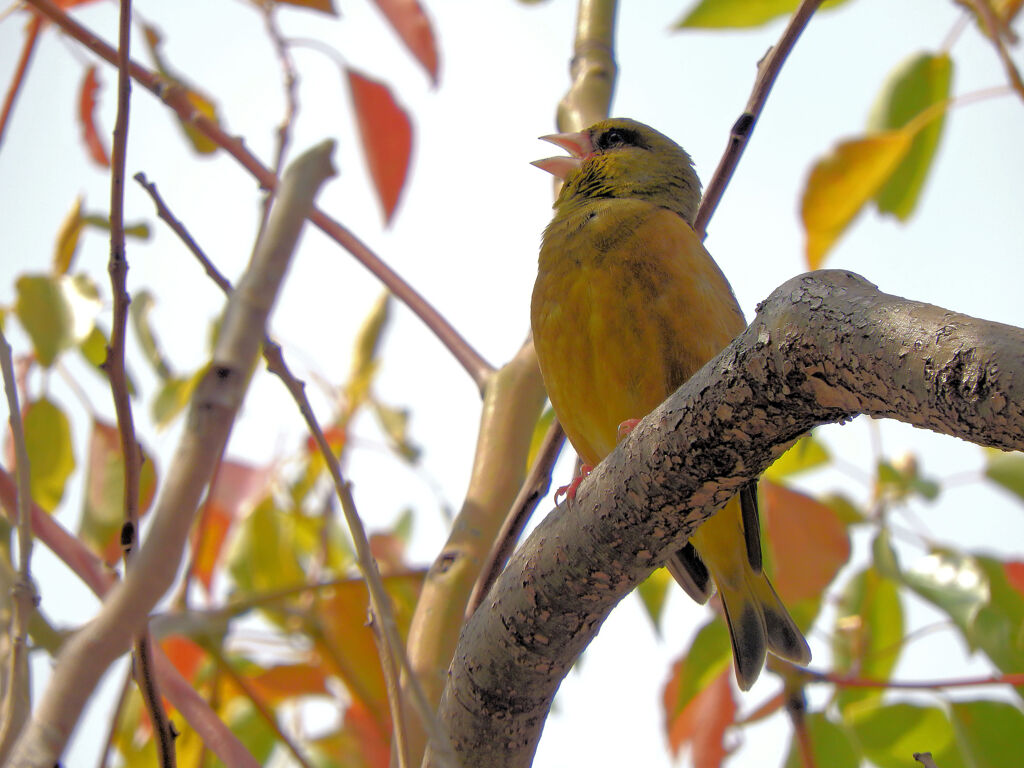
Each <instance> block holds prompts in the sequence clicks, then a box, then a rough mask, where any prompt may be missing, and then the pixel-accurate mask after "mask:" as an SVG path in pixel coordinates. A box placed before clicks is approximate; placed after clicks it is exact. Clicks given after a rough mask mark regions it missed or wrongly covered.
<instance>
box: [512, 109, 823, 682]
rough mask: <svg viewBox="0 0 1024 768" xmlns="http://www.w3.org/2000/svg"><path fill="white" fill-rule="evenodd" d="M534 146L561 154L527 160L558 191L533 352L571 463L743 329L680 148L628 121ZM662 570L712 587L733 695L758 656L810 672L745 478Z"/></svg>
mask: <svg viewBox="0 0 1024 768" xmlns="http://www.w3.org/2000/svg"><path fill="white" fill-rule="evenodd" d="M541 139H543V140H546V141H549V142H551V143H553V144H555V145H557V146H559V147H561V148H562V149H564V150H566V151H567V152H568V153H569V156H559V157H550V158H546V159H544V160H537V161H535V162H534V163H533V164H534V165H536V166H537V167H539V168H541V169H542V170H545V171H548V172H549V173H551V174H553V175H555V176H557V177H558V178H560V179H561V180H562V182H563V185H562V188H561V191H560V192H559V194H558V196H557V199H556V200H555V204H554V216H553V218H552V220H551V223H550V224H549V225H548V226H547V228H546V229H545V230H544V234H543V237H542V242H541V248H540V256H539V259H538V270H537V280H536V283H535V284H534V289H533V296H532V301H531V308H530V321H531V326H532V332H533V343H534V347H535V349H536V352H537V358H538V361H539V363H540V368H541V373H542V375H543V379H544V384H545V387H546V389H547V392H548V398H549V400H550V401H551V405H552V407H553V409H554V411H555V415H556V416H557V417H558V420H559V422H561V424H562V427H563V428H564V429H565V433H566V435H567V437H568V438H569V442H570V443H571V444H572V446H573V447H574V448H575V449H576V452H577V454H578V455H579V456H580V459H581V460H582V461H583V462H584V463H585V465H596V464H598V463H599V462H600V461H601V460H602V459H603V458H604V457H605V456H607V455H608V454H609V453H611V451H612V450H613V449H614V448H615V446H616V444H617V443H618V441H619V439H620V432H621V431H628V429H629V428H631V426H633V425H635V424H636V422H637V420H638V419H639V418H641V417H643V416H645V415H647V414H648V413H649V412H650V411H652V410H653V409H654V408H655V407H656V406H658V405H659V404H660V403H661V402H662V401H663V400H665V399H666V398H667V397H668V395H670V394H671V393H672V392H674V391H675V390H676V389H677V388H678V387H679V386H681V385H682V384H683V383H684V382H685V381H686V380H687V379H689V378H690V376H692V375H693V374H694V373H695V372H696V371H698V370H699V369H700V368H701V367H702V366H703V365H704V364H705V363H706V362H707V361H709V360H710V359H711V358H712V357H714V356H715V355H716V354H718V353H719V352H720V351H721V350H722V349H724V348H725V347H726V346H727V345H728V344H729V343H730V342H731V341H732V340H733V338H735V337H736V336H737V335H738V334H739V333H740V332H741V331H743V329H744V328H745V327H746V323H745V321H744V319H743V313H742V312H741V310H740V307H739V304H738V303H737V301H736V298H735V296H734V295H733V292H732V288H731V286H730V285H729V282H728V281H727V280H726V278H725V275H724V274H723V273H722V271H721V270H720V269H719V267H718V265H717V264H716V263H715V261H714V259H713V258H712V257H711V255H710V254H709V253H708V251H707V250H706V249H705V248H704V245H703V243H702V241H701V239H700V238H699V237H698V236H697V234H696V233H695V232H694V230H693V222H694V218H695V216H696V213H697V208H698V206H699V204H700V199H701V186H700V180H699V179H698V177H697V173H696V171H695V169H694V166H693V161H692V159H691V158H690V156H689V155H688V154H687V153H686V151H685V150H683V149H682V147H680V146H679V145H678V144H676V143H675V142H674V141H672V139H670V138H668V137H667V136H665V135H663V134H661V133H659V132H658V131H656V130H654V129H653V128H651V127H649V126H647V125H645V124H643V123H640V122H637V121H635V120H630V119H626V118H613V119H608V120H603V121H601V122H598V123H596V124H595V125H592V126H591V127H590V128H587V129H586V130H584V131H581V132H578V133H560V134H553V135H550V136H542V137H541ZM620 428H621V429H620ZM580 479H581V478H577V481H574V482H578V481H579V480H580ZM574 490H575V486H573V487H570V496H573V495H574V494H573V491H574ZM666 565H667V567H668V569H669V571H670V572H671V574H672V576H673V577H674V578H675V580H676V581H677V582H679V584H680V585H681V586H682V588H683V589H684V590H685V591H686V593H687V594H689V595H690V597H692V598H693V599H694V600H696V601H697V602H699V603H706V602H707V601H708V599H709V598H710V596H711V594H712V584H713V585H714V586H715V587H716V588H717V590H718V594H719V596H720V599H721V605H722V608H723V613H724V615H725V620H726V623H727V625H728V627H729V636H730V639H731V641H732V649H733V662H734V663H733V667H734V669H735V674H736V680H737V684H738V685H739V687H740V688H741V689H742V690H749V689H750V687H751V686H752V685H753V684H754V682H755V681H756V680H757V678H758V676H759V675H760V673H761V669H762V668H763V667H764V664H765V660H766V657H767V652H768V651H770V652H771V653H773V654H774V655H776V656H780V657H782V658H784V659H788V660H790V661H793V662H795V663H797V664H800V665H806V664H807V663H809V661H810V658H811V652H810V648H809V647H808V646H807V641H806V640H805V639H804V637H803V634H802V633H801V631H800V629H799V627H797V625H796V623H795V622H794V621H793V619H792V617H791V616H790V615H789V612H788V611H787V610H786V607H785V605H784V604H783V603H782V601H781V599H780V598H779V596H778V595H777V593H776V592H775V589H774V588H773V587H772V585H771V582H770V581H769V580H768V577H767V575H766V574H765V573H764V570H763V568H762V554H761V540H760V528H759V520H758V509H757V486H756V481H754V482H753V483H750V484H748V485H746V486H744V487H743V489H742V490H741V491H740V492H739V493H738V494H737V495H736V496H735V497H733V498H732V499H731V500H730V501H729V502H728V503H727V504H726V506H725V507H724V508H723V509H721V510H720V511H718V512H717V513H716V514H714V515H713V516H712V517H710V518H708V519H707V520H706V521H705V522H704V523H703V524H702V525H701V526H699V527H698V529H697V530H696V531H695V532H694V534H693V536H692V537H691V538H690V540H689V541H688V542H687V543H686V544H685V545H684V546H683V548H682V549H681V550H680V551H678V552H677V553H675V554H673V555H672V556H671V557H670V558H669V560H668V562H667V563H666Z"/></svg>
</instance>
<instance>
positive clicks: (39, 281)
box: [15, 275, 100, 368]
mask: <svg viewBox="0 0 1024 768" xmlns="http://www.w3.org/2000/svg"><path fill="white" fill-rule="evenodd" d="M16 288H17V294H18V296H17V300H16V305H15V312H16V313H17V315H18V320H19V321H20V322H21V324H22V326H23V327H24V328H25V332H26V333H28V335H29V338H30V339H32V346H33V347H34V348H35V351H36V356H37V357H38V358H39V362H40V363H41V364H42V365H43V366H45V367H47V368H48V367H49V366H51V365H53V362H54V360H56V359H57V356H58V355H59V354H60V353H61V352H63V351H64V350H65V349H68V348H70V347H73V346H74V345H75V344H77V343H79V342H81V341H83V340H85V339H86V338H88V336H89V334H90V333H91V332H92V329H93V325H94V323H95V320H96V315H97V314H99V311H100V300H99V292H98V291H97V290H96V286H95V285H94V284H93V283H92V282H91V281H90V280H89V278H87V277H85V276H84V275H78V276H75V277H68V276H66V275H22V276H21V277H19V278H18V281H17V283H16Z"/></svg>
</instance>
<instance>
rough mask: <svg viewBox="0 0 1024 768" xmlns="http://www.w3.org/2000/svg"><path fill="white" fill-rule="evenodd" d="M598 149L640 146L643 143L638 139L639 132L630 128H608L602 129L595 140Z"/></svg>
mask: <svg viewBox="0 0 1024 768" xmlns="http://www.w3.org/2000/svg"><path fill="white" fill-rule="evenodd" d="M595 144H596V146H597V148H598V149H601V150H608V149H615V148H616V147H624V146H631V147H642V146H644V143H643V142H642V141H641V139H640V134H638V133H637V132H636V131H633V130H630V129H629V128H609V129H608V130H606V131H603V132H602V133H601V134H600V135H599V136H598V137H597V141H596V142H595Z"/></svg>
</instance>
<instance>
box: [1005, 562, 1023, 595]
mask: <svg viewBox="0 0 1024 768" xmlns="http://www.w3.org/2000/svg"><path fill="white" fill-rule="evenodd" d="M1003 573H1004V574H1005V575H1006V580H1007V581H1008V582H1010V586H1012V587H1013V588H1014V589H1016V590H1017V591H1018V592H1020V593H1021V595H1024V562H1021V561H1020V560H1014V561H1011V562H1009V563H1003Z"/></svg>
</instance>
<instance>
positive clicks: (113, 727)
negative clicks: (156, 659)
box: [96, 669, 134, 768]
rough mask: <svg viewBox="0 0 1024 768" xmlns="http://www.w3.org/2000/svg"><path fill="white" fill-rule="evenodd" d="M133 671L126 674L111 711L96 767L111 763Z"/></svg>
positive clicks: (103, 767) (104, 767)
mask: <svg viewBox="0 0 1024 768" xmlns="http://www.w3.org/2000/svg"><path fill="white" fill-rule="evenodd" d="M133 682H134V680H133V679H132V671H131V669H129V670H128V674H126V675H125V676H124V683H122V685H121V693H120V694H119V695H118V697H117V703H116V704H115V705H114V710H113V711H112V712H111V713H110V715H109V717H110V726H109V727H108V728H107V738H105V739H104V740H103V749H101V750H100V757H99V762H98V763H97V764H96V768H107V766H108V765H109V763H110V751H111V750H112V749H113V748H114V740H115V739H116V738H117V729H118V727H119V726H120V725H121V715H122V714H123V713H124V706H125V704H127V703H128V693H129V692H130V691H131V689H132V683H133Z"/></svg>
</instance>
